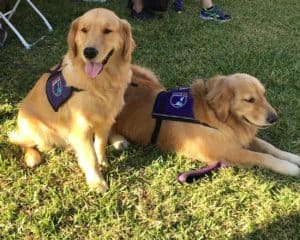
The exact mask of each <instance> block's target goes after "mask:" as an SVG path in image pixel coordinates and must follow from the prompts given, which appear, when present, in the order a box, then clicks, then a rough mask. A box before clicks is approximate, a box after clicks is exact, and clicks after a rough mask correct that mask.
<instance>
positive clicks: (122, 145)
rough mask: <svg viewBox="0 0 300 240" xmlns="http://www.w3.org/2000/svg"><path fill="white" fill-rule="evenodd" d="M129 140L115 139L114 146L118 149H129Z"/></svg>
mask: <svg viewBox="0 0 300 240" xmlns="http://www.w3.org/2000/svg"><path fill="white" fill-rule="evenodd" d="M129 145H130V144H129V142H128V141H127V140H126V139H122V140H120V141H115V142H114V143H113V146H114V148H115V149H116V150H118V151H121V150H124V149H127V148H128V147H129Z"/></svg>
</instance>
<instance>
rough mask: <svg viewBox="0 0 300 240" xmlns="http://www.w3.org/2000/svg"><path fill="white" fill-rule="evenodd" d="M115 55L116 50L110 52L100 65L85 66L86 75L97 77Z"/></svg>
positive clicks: (90, 64) (89, 64) (91, 63)
mask: <svg viewBox="0 0 300 240" xmlns="http://www.w3.org/2000/svg"><path fill="white" fill-rule="evenodd" d="M113 53H114V50H113V49H112V50H110V52H109V53H108V54H107V55H106V57H105V58H104V59H103V61H102V62H100V63H95V62H87V63H86V64H85V68H84V70H85V72H86V74H87V75H88V76H89V77H91V78H95V77H97V76H98V75H99V74H100V73H101V72H102V70H103V68H104V65H105V64H106V63H107V62H108V60H109V58H110V57H111V56H112V54H113Z"/></svg>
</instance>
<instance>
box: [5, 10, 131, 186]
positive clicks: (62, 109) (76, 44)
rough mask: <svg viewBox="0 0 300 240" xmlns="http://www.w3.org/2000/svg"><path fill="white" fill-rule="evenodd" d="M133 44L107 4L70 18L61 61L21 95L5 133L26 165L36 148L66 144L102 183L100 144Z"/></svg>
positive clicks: (120, 99)
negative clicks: (11, 128) (15, 116)
mask: <svg viewBox="0 0 300 240" xmlns="http://www.w3.org/2000/svg"><path fill="white" fill-rule="evenodd" d="M133 48H134V41H133V39H132V35H131V27H130V25H129V23H128V22H127V21H125V20H121V19H119V18H118V17H117V16H116V15H115V14H114V13H113V12H112V11H110V10H107V9H101V8H97V9H92V10H90V11H88V12H86V13H85V14H84V15H82V16H80V17H78V18H77V19H75V20H74V21H73V23H72V25H71V29H70V31H69V34H68V52H67V54H66V55H65V56H64V58H63V61H62V63H61V65H59V66H57V67H56V69H55V70H53V71H52V72H51V74H49V73H45V74H43V75H42V77H41V78H40V79H39V80H38V82H37V83H36V84H35V86H34V87H33V89H32V90H31V91H30V92H29V94H28V95H27V96H26V97H25V99H24V100H23V102H22V103H21V106H20V110H19V113H18V129H17V130H16V131H14V132H12V133H11V134H10V140H11V142H13V143H15V144H17V145H20V146H21V147H22V148H23V149H24V151H25V162H26V164H27V166H29V167H33V166H36V165H37V164H39V163H40V162H41V156H40V153H39V151H38V149H39V150H41V151H42V150H46V149H49V148H50V147H52V146H54V145H55V146H68V147H69V146H71V147H72V148H73V149H74V150H75V152H76V155H77V158H78V162H79V166H80V167H81V168H82V170H83V171H84V173H85V176H86V180H87V183H88V185H89V186H90V187H91V188H92V189H94V190H97V191H104V190H106V189H107V184H106V182H105V180H104V179H103V176H102V174H101V172H100V169H99V168H100V166H107V160H106V156H105V147H106V143H107V138H108V135H109V132H110V129H111V126H112V124H113V123H114V121H115V117H116V116H117V114H118V113H119V112H120V110H121V108H122V107H123V104H124V92H125V90H126V88H127V86H128V83H129V82H130V79H131V69H130V62H131V53H132V51H133ZM49 76H50V77H49Z"/></svg>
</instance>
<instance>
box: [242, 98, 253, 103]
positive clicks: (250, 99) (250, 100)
mask: <svg viewBox="0 0 300 240" xmlns="http://www.w3.org/2000/svg"><path fill="white" fill-rule="evenodd" d="M244 101H246V102H248V103H255V98H254V97H250V98H246V99H244Z"/></svg>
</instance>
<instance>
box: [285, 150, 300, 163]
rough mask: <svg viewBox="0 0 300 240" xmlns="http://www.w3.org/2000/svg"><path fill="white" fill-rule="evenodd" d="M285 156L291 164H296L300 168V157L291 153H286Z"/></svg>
mask: <svg viewBox="0 0 300 240" xmlns="http://www.w3.org/2000/svg"><path fill="white" fill-rule="evenodd" d="M284 153H285V154H284V156H283V159H286V160H288V161H289V162H292V163H295V164H297V165H298V166H300V156H299V155H296V154H293V153H289V152H284Z"/></svg>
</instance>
